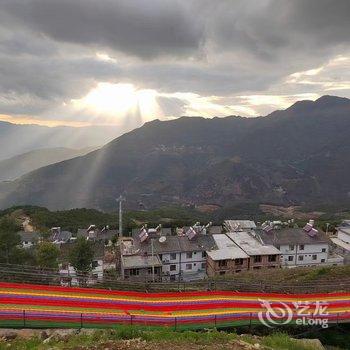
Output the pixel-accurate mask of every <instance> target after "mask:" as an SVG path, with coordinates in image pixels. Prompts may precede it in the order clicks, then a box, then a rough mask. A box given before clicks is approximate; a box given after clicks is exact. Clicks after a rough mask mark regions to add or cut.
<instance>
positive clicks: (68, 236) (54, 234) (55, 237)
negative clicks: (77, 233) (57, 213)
mask: <svg viewBox="0 0 350 350" xmlns="http://www.w3.org/2000/svg"><path fill="white" fill-rule="evenodd" d="M50 231H51V241H52V243H54V244H64V243H68V242H70V241H71V240H74V239H76V238H75V237H73V234H72V232H69V231H64V230H61V227H52V228H51V230H50Z"/></svg>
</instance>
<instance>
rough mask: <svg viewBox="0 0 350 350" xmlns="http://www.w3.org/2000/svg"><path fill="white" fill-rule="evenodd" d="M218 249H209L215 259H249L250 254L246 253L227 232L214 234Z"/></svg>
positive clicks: (209, 254) (211, 256) (210, 254)
mask: <svg viewBox="0 0 350 350" xmlns="http://www.w3.org/2000/svg"><path fill="white" fill-rule="evenodd" d="M212 237H213V239H214V241H215V244H216V249H214V250H209V251H207V254H208V256H209V257H210V258H211V259H212V260H214V261H217V260H234V259H247V258H249V255H248V254H246V253H245V252H244V251H243V250H242V249H241V248H240V247H238V246H237V244H236V243H234V242H233V241H232V240H231V239H230V238H228V237H227V236H226V235H225V234H223V233H220V234H215V235H212Z"/></svg>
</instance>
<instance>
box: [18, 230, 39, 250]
mask: <svg viewBox="0 0 350 350" xmlns="http://www.w3.org/2000/svg"><path fill="white" fill-rule="evenodd" d="M18 234H19V236H20V237H21V244H22V247H23V248H24V249H27V248H30V247H33V246H35V245H36V244H37V243H38V242H39V239H40V233H39V232H25V231H19V232H18Z"/></svg>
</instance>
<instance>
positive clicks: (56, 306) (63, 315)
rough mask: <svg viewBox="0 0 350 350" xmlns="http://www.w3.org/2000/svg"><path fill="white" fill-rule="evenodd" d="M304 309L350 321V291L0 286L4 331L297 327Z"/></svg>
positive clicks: (317, 317)
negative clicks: (144, 290)
mask: <svg viewBox="0 0 350 350" xmlns="http://www.w3.org/2000/svg"><path fill="white" fill-rule="evenodd" d="M266 305H267V306H266ZM322 307H323V308H322ZM276 310H277V311H276ZM278 310H279V311H278ZM300 310H301V311H302V312H305V310H307V311H308V314H307V316H306V321H307V322H308V323H307V324H306V325H314V324H317V323H319V324H321V323H322V322H323V320H326V321H327V323H343V322H349V321H350V293H323V294H308V295H305V294H294V295H291V294H276V293H248V292H246V293H242V292H232V291H202V292H199V291H195V292H168V293H142V292H135V291H132V292H131V291H109V290H102V289H92V288H90V289H86V288H70V287H57V286H40V285H30V284H16V283H4V282H0V326H1V327H20V328H23V327H24V328H25V327H30V328H48V327H55V328H56V327H69V328H99V327H101V328H107V327H118V326H120V325H131V326H134V325H138V326H147V327H160V326H167V327H171V328H173V329H176V330H183V329H203V328H212V327H216V328H221V327H232V326H244V325H245V326H252V325H256V324H266V323H267V322H270V323H271V322H272V323H273V324H274V325H283V324H293V323H296V324H298V322H299V321H298V320H300V319H301V318H302V316H305V314H300V313H299V311H300Z"/></svg>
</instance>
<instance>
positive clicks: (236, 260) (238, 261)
mask: <svg viewBox="0 0 350 350" xmlns="http://www.w3.org/2000/svg"><path fill="white" fill-rule="evenodd" d="M235 265H243V259H235Z"/></svg>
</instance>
